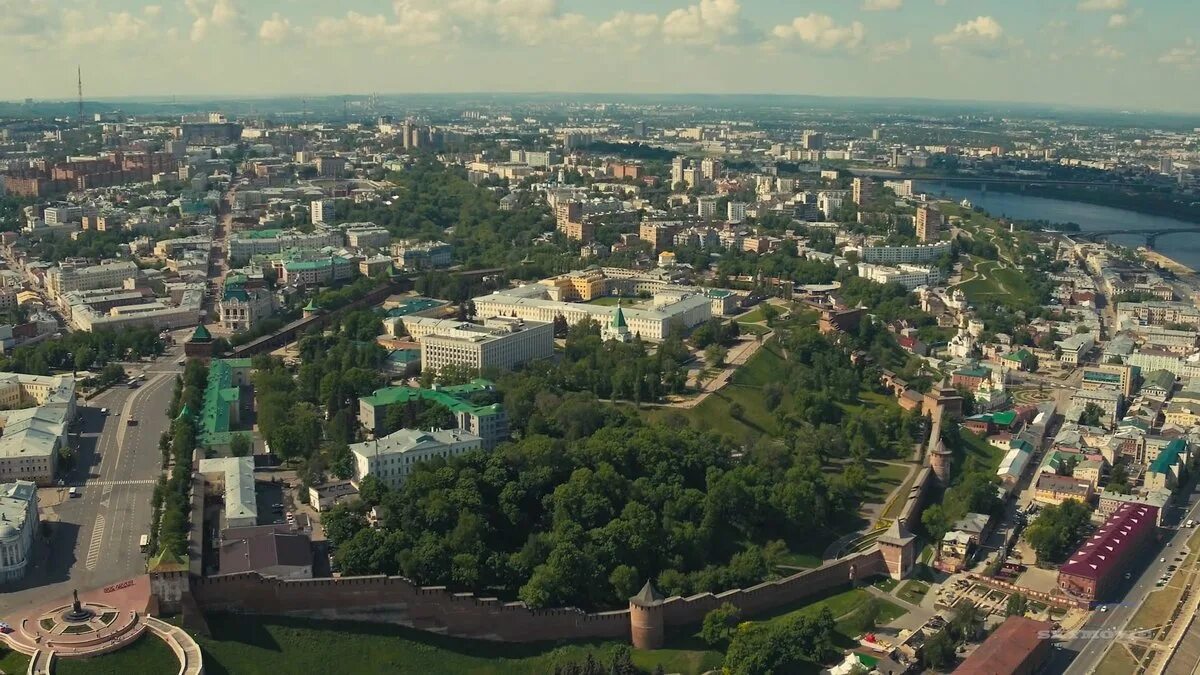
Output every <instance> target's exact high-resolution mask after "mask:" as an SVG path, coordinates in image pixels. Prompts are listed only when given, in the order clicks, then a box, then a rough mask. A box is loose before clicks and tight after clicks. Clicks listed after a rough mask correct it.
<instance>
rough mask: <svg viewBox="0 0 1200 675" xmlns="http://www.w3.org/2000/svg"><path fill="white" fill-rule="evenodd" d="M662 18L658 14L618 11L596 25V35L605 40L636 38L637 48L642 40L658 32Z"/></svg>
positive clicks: (635, 44) (635, 45)
mask: <svg viewBox="0 0 1200 675" xmlns="http://www.w3.org/2000/svg"><path fill="white" fill-rule="evenodd" d="M661 24H662V20H661V19H659V18H658V15H657V14H637V13H634V12H617V13H616V14H614V15H613V17H612V18H611V19H608V20H607V21H603V22H601V23H600V25H599V26H597V27H596V36H597V37H599V38H600V39H601V40H604V41H611V40H626V41H627V40H631V39H632V40H634V41H635V42H634V43H633V47H634V48H635V49H637V48H639V47H641V41H642V40H646V39H647V38H650V37H652V36H654V35H656V34H657V33H658V30H659V27H660V26H661Z"/></svg>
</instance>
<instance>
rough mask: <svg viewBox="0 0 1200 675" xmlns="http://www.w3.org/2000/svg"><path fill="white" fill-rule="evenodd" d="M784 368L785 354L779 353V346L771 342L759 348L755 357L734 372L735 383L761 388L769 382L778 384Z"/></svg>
mask: <svg viewBox="0 0 1200 675" xmlns="http://www.w3.org/2000/svg"><path fill="white" fill-rule="evenodd" d="M783 367H784V360H783V354H781V353H780V352H779V346H778V345H777V344H775V342H774V341H769V342H767V343H766V344H764V345H763V346H761V347H759V348H758V351H756V352H754V356H751V357H750V360H749V361H746V362H745V363H744V364H742V367H740V368H738V369H737V371H736V372H734V374H733V383H734V384H740V385H743V386H747V387H761V386H763V385H764V384H767V383H769V382H778V381H779V378H780V375H781V374H782V372H783Z"/></svg>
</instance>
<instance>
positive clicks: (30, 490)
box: [0, 480, 38, 583]
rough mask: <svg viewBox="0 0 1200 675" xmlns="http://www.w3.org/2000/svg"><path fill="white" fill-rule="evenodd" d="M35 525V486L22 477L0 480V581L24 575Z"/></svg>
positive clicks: (36, 518) (14, 579)
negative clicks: (21, 478) (2, 481)
mask: <svg viewBox="0 0 1200 675" xmlns="http://www.w3.org/2000/svg"><path fill="white" fill-rule="evenodd" d="M37 526H38V502H37V486H36V485H34V484H33V483H30V482H29V481H25V480H19V481H15V482H12V483H3V484H0V583H6V582H9V581H16V580H17V579H20V578H21V577H23V576H25V565H26V563H27V562H28V560H29V549H30V548H32V547H33V535H34V533H35V532H36V531H37Z"/></svg>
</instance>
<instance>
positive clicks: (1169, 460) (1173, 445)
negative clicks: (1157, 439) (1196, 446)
mask: <svg viewBox="0 0 1200 675" xmlns="http://www.w3.org/2000/svg"><path fill="white" fill-rule="evenodd" d="M1184 450H1187V443H1184V441H1183V439H1181V438H1176V439H1175V440H1173V441H1171V442H1170V443H1167V447H1165V448H1163V449H1162V450H1160V451H1159V453H1158V457H1155V458H1154V462H1152V463H1151V464H1150V471H1151V472H1153V473H1167V472H1168V471H1170V470H1171V467H1173V466H1175V464H1177V463H1178V462H1179V455H1180V454H1181V453H1183V451H1184Z"/></svg>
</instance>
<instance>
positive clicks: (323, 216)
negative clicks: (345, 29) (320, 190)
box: [308, 199, 334, 225]
mask: <svg viewBox="0 0 1200 675" xmlns="http://www.w3.org/2000/svg"><path fill="white" fill-rule="evenodd" d="M333 208H334V201H333V200H332V199H314V200H313V201H312V203H310V204H309V206H308V210H309V213H308V215H309V220H310V221H311V222H312V224H313V225H316V224H318V223H328V222H331V221H332V220H333Z"/></svg>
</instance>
